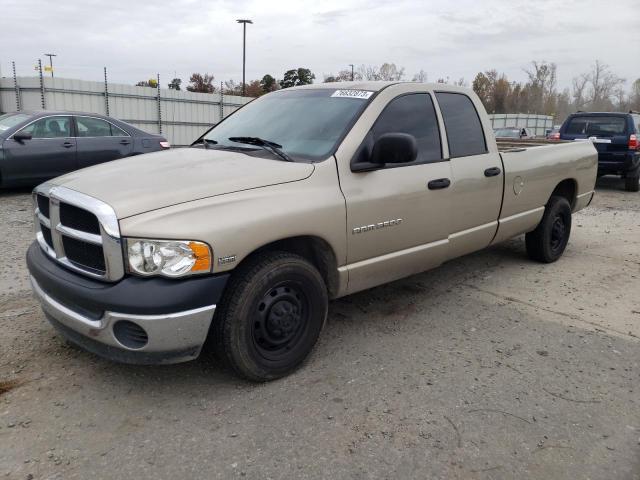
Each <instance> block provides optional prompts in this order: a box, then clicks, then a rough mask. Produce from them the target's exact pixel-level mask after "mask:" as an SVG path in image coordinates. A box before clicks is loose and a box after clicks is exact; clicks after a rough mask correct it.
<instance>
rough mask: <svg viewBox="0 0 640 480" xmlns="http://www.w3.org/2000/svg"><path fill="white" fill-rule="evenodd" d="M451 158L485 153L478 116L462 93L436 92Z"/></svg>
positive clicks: (468, 99)
mask: <svg viewBox="0 0 640 480" xmlns="http://www.w3.org/2000/svg"><path fill="white" fill-rule="evenodd" d="M436 99H437V100H438V105H439V106H440V112H441V113H442V118H443V120H444V128H445V130H446V131H447V140H448V142H449V156H450V157H451V158H456V157H467V156H470V155H480V154H483V153H487V143H486V141H485V138H484V131H483V130H482V124H481V123H480V117H479V116H478V112H477V111H476V107H474V106H473V102H472V101H471V99H470V98H469V97H467V96H466V95H465V94H464V93H451V92H446V93H445V92H436Z"/></svg>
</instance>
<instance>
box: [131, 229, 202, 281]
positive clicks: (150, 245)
mask: <svg viewBox="0 0 640 480" xmlns="http://www.w3.org/2000/svg"><path fill="white" fill-rule="evenodd" d="M126 245H127V259H128V263H129V272H130V273H134V274H138V275H144V276H152V275H156V276H157V275H160V276H165V277H173V278H176V277H186V276H188V275H196V274H200V273H209V272H211V265H212V261H211V249H210V248H209V246H208V245H207V244H206V243H202V242H192V241H189V240H184V241H183V240H143V239H139V238H128V239H127V244H126Z"/></svg>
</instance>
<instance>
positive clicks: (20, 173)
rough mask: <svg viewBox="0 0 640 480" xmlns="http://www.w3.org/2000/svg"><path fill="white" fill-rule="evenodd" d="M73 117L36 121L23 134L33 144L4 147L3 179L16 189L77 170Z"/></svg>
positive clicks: (16, 142) (17, 142) (24, 142)
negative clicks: (28, 135) (26, 134)
mask: <svg viewBox="0 0 640 480" xmlns="http://www.w3.org/2000/svg"><path fill="white" fill-rule="evenodd" d="M71 128H72V127H71V117H69V116H62V115H60V116H51V117H44V118H40V119H38V120H36V121H35V122H33V123H31V124H29V125H27V126H26V127H24V128H23V129H22V130H20V132H24V133H28V134H30V135H31V139H29V140H26V139H25V140H14V138H13V136H12V137H10V138H8V139H7V140H5V141H4V143H3V145H2V146H3V150H4V157H5V159H4V165H3V175H5V177H6V179H7V181H10V182H11V183H12V184H16V185H35V184H37V183H40V182H42V181H44V180H47V179H49V178H53V177H57V176H59V175H62V174H64V173H67V172H70V171H73V170H75V169H76V168H77V163H76V139H75V138H73V136H72V131H71Z"/></svg>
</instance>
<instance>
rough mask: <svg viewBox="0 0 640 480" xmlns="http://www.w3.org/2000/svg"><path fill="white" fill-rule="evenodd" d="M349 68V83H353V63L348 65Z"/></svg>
mask: <svg viewBox="0 0 640 480" xmlns="http://www.w3.org/2000/svg"><path fill="white" fill-rule="evenodd" d="M349 66H350V67H351V81H352V82H353V63H350V64H349Z"/></svg>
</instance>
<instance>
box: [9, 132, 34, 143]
mask: <svg viewBox="0 0 640 480" xmlns="http://www.w3.org/2000/svg"><path fill="white" fill-rule="evenodd" d="M32 138H33V135H31V134H30V133H27V132H17V133H14V134H13V139H14V140H15V141H16V142H20V143H22V142H24V141H25V140H31V139H32Z"/></svg>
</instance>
